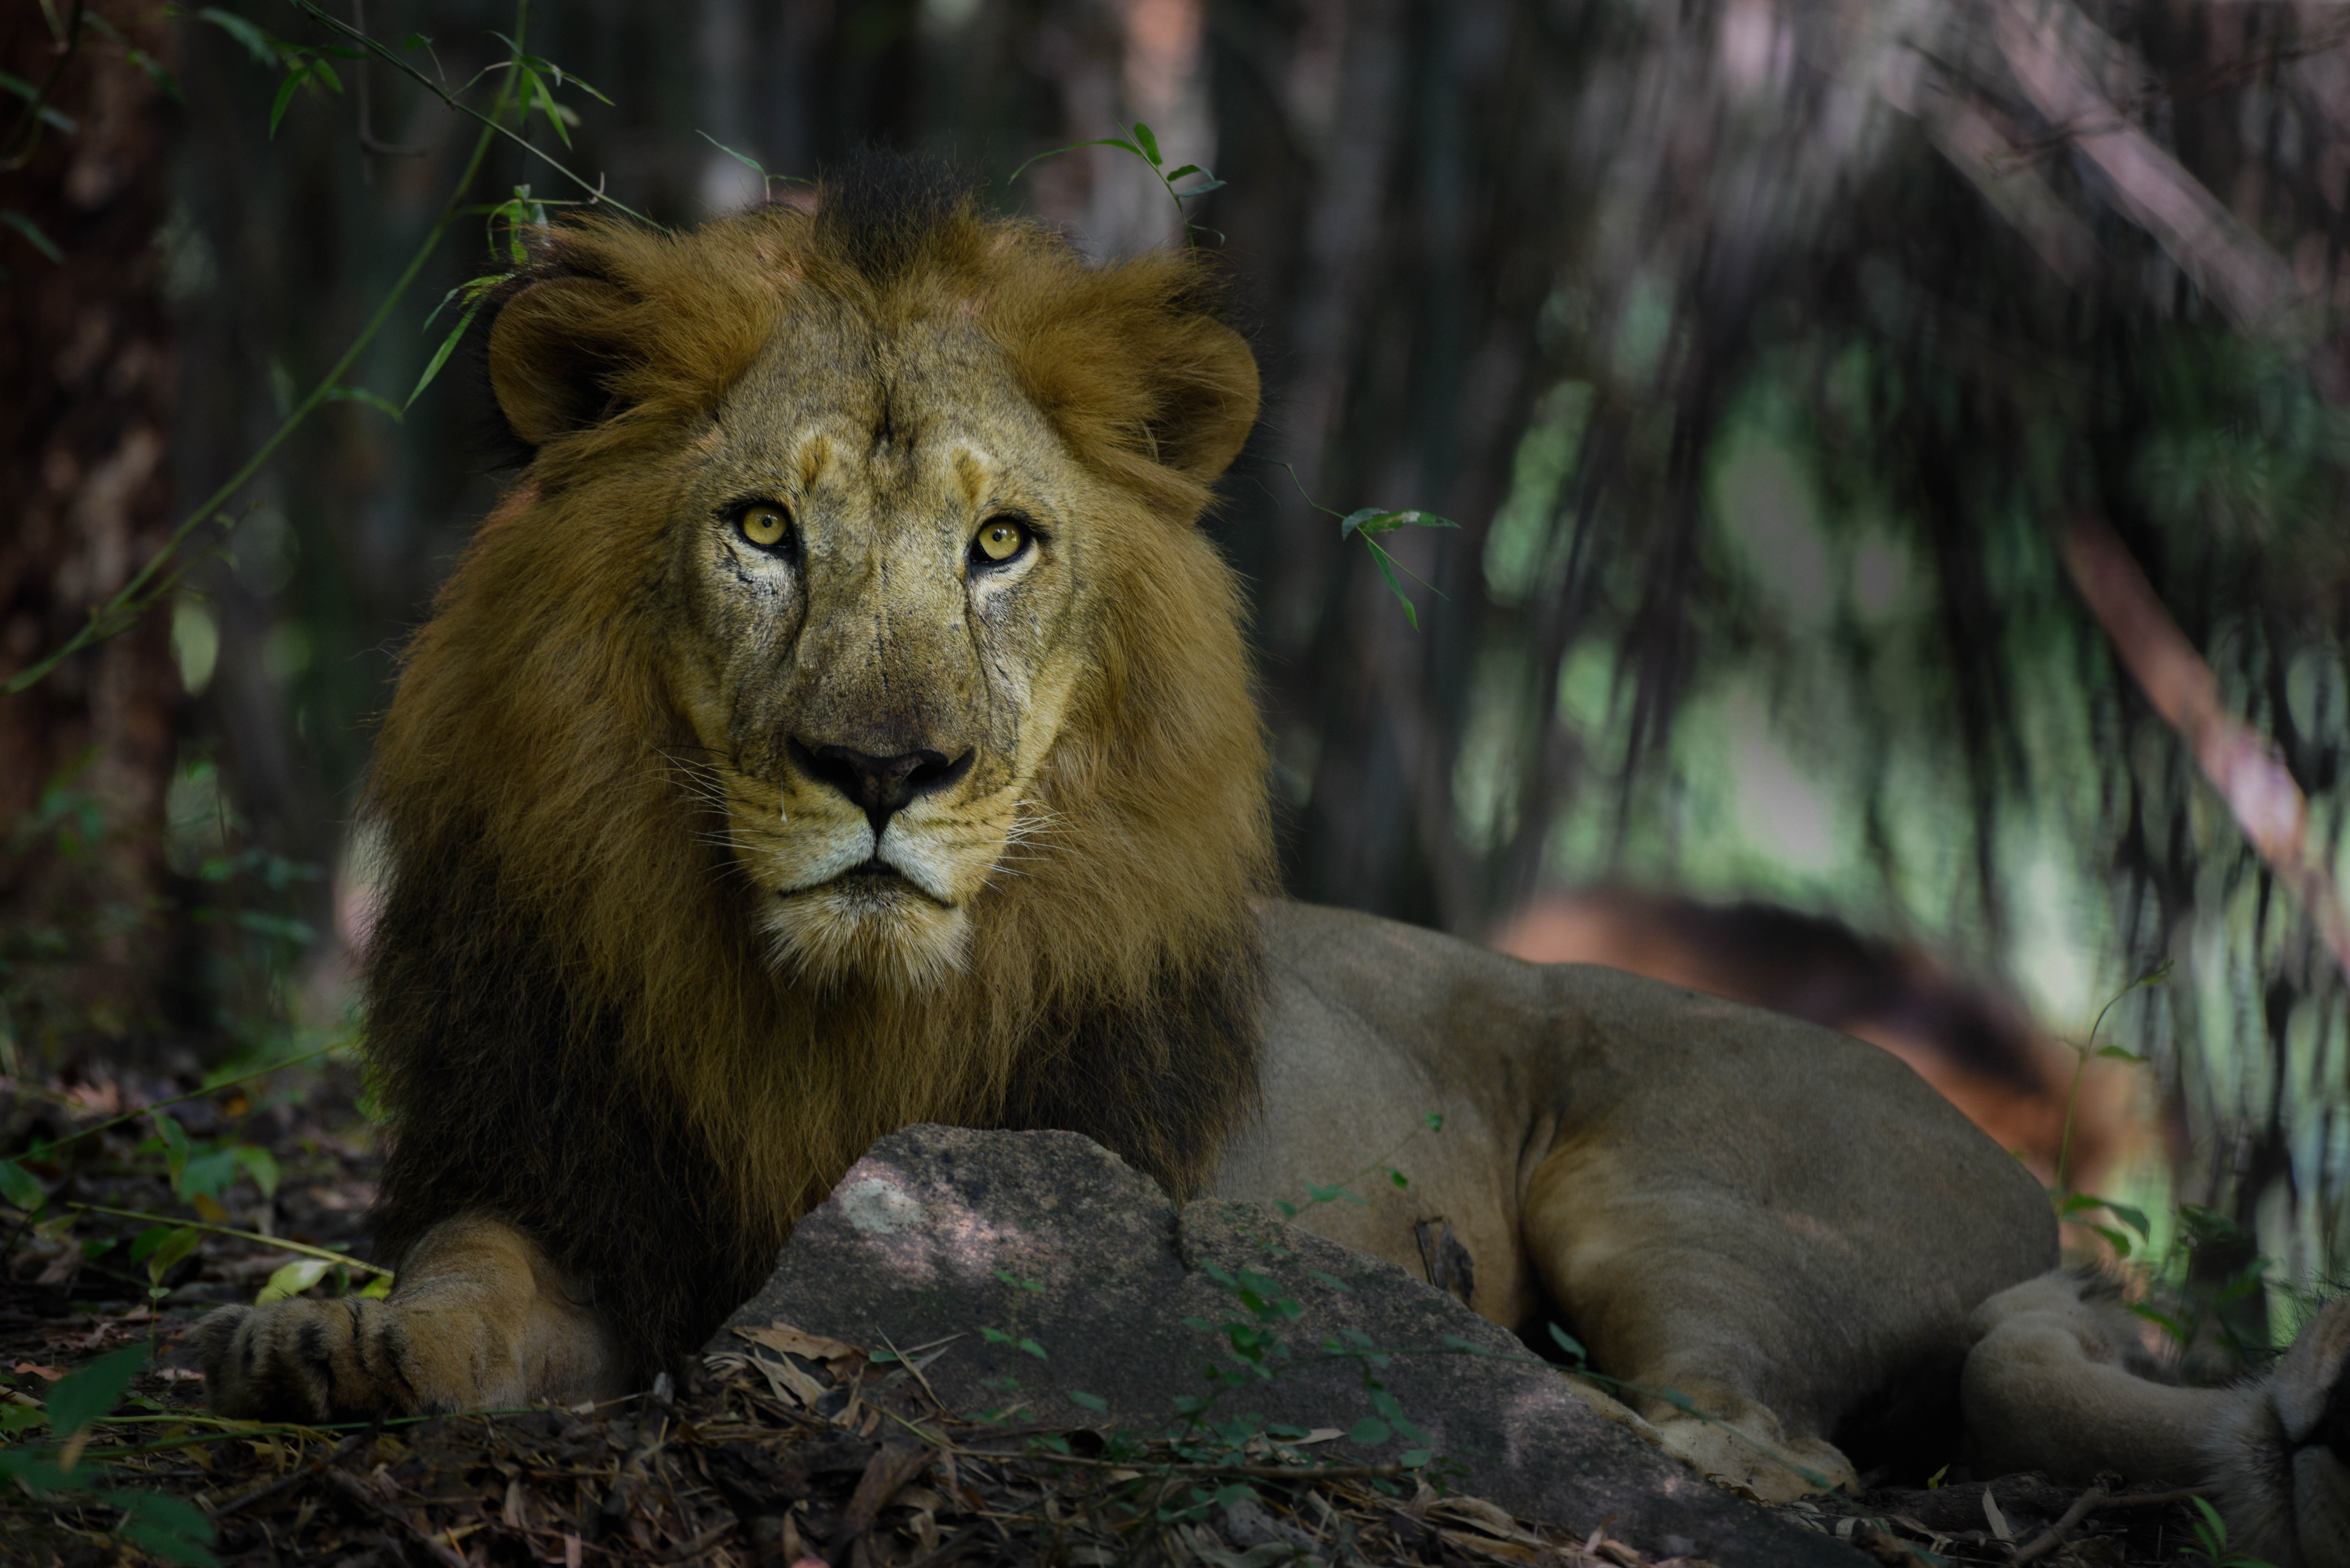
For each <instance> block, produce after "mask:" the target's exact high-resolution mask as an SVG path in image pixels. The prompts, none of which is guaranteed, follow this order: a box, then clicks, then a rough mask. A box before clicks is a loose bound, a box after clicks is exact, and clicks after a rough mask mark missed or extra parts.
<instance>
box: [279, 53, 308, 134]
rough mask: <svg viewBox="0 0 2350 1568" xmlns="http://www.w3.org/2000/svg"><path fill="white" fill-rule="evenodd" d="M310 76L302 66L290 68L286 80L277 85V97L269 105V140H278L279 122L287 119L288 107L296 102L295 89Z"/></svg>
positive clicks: (287, 68) (287, 69)
mask: <svg viewBox="0 0 2350 1568" xmlns="http://www.w3.org/2000/svg"><path fill="white" fill-rule="evenodd" d="M309 74H310V73H309V72H308V71H307V70H306V69H305V68H303V67H300V66H289V67H286V79H285V80H284V81H282V82H279V83H278V84H277V96H276V98H275V99H271V100H270V104H269V139H270V140H272V141H275V140H277V122H278V121H279V120H281V119H285V118H286V105H287V104H289V103H292V102H293V101H294V89H295V88H298V87H300V86H301V85H302V78H304V77H307V76H308V75H309Z"/></svg>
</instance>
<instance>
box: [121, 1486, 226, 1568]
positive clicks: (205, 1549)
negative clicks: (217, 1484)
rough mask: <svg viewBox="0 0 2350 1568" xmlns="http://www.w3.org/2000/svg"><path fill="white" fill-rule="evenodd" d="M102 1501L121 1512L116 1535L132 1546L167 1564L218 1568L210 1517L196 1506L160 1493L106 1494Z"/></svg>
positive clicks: (127, 1492)
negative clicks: (212, 1546) (212, 1544)
mask: <svg viewBox="0 0 2350 1568" xmlns="http://www.w3.org/2000/svg"><path fill="white" fill-rule="evenodd" d="M99 1501H101V1502H106V1503H110V1504H112V1505H113V1506H114V1507H117V1508H120V1510H122V1519H121V1521H120V1523H118V1524H117V1525H116V1526H115V1527H114V1532H115V1533H116V1534H117V1535H120V1537H122V1539H123V1540H125V1541H128V1542H130V1543H131V1544H132V1545H133V1546H137V1547H140V1548H142V1549H143V1550H145V1551H146V1552H148V1553H149V1554H150V1555H151V1556H155V1557H160V1558H161V1559H162V1560H163V1561H164V1562H166V1563H185V1564H187V1565H188V1568H218V1564H219V1563H220V1559H219V1558H217V1557H215V1556H213V1553H212V1552H211V1550H210V1545H211V1542H212V1541H213V1521H212V1519H211V1516H209V1515H208V1514H206V1513H205V1512H204V1511H203V1510H202V1509H200V1508H198V1507H197V1506H196V1505H195V1504H194V1503H192V1502H190V1501H187V1500H186V1499H184V1498H177V1497H167V1496H165V1495H164V1494H163V1493H161V1492H160V1491H112V1492H106V1493H102V1494H101V1495H100V1497H99Z"/></svg>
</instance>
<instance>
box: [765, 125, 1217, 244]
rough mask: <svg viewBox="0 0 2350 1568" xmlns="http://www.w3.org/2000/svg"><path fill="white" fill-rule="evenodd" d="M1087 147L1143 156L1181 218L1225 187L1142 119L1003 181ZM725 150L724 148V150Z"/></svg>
mask: <svg viewBox="0 0 2350 1568" xmlns="http://www.w3.org/2000/svg"><path fill="white" fill-rule="evenodd" d="M1088 147H1115V148H1117V149H1118V151H1121V152H1130V153H1132V154H1133V155H1134V156H1135V157H1137V158H1139V159H1141V160H1142V161H1144V162H1145V163H1148V164H1149V165H1150V172H1151V173H1153V174H1154V175H1156V176H1158V179H1159V189H1160V190H1162V191H1165V192H1167V199H1168V200H1169V201H1170V202H1174V203H1175V215H1176V216H1177V217H1178V218H1182V217H1183V216H1184V214H1183V203H1184V202H1188V201H1190V200H1191V198H1192V197H1194V196H1204V195H1206V194H1207V193H1208V192H1211V191H1221V190H1222V189H1223V188H1224V182H1223V181H1222V180H1219V179H1217V178H1216V177H1215V176H1214V175H1213V174H1211V173H1210V172H1209V171H1207V170H1205V169H1203V168H1201V166H1200V165H1199V164H1197V163H1186V164H1184V165H1183V166H1182V167H1181V168H1180V169H1170V168H1168V167H1167V161H1166V160H1165V159H1164V158H1163V157H1161V156H1160V155H1159V138H1158V136H1157V135H1155V134H1154V133H1153V132H1152V130H1151V129H1150V127H1149V126H1148V125H1145V124H1144V123H1143V122H1142V121H1141V120H1139V119H1138V120H1136V121H1135V122H1134V136H1133V139H1132V140H1128V139H1127V138H1125V137H1123V136H1105V137H1101V138H1099V139H1098V140H1093V141H1072V142H1071V143H1069V145H1067V146H1066V147H1055V148H1053V149H1052V150H1051V151H1045V152H1039V153H1037V154H1036V156H1035V157H1034V158H1031V159H1029V160H1028V161H1027V162H1026V163H1023V164H1022V165H1020V167H1019V168H1017V169H1014V171H1012V177H1011V179H1009V180H1006V181H1004V183H1005V184H1006V185H1009V184H1011V183H1012V182H1013V181H1015V180H1017V179H1019V178H1020V176H1022V175H1023V174H1025V173H1027V172H1028V170H1029V166H1030V165H1031V164H1035V163H1038V162H1041V161H1044V160H1045V159H1047V158H1058V157H1059V156H1060V155H1061V154H1062V153H1064V152H1081V151H1084V150H1085V149H1087V148H1088ZM722 151H725V150H723V149H722ZM735 156H736V157H738V158H739V157H741V156H742V154H740V153H736V154H735ZM753 167H754V168H756V167H757V166H756V165H755V164H754V165H753ZM760 172H761V173H763V174H764V172H765V171H764V170H761V171H760ZM1194 174H1197V175H1199V176H1201V181H1202V182H1201V183H1200V184H1197V185H1194V186H1192V187H1191V189H1190V190H1188V191H1178V190H1177V189H1175V182H1176V181H1178V180H1188V179H1190V178H1191V176H1192V175H1194ZM1183 226H1184V227H1185V229H1187V230H1191V229H1198V228H1199V227H1200V225H1199V224H1197V223H1191V221H1189V220H1188V219H1185V222H1184V225H1183ZM1203 232H1205V233H1209V234H1214V233H1215V231H1214V230H1212V229H1211V230H1206V231H1203ZM1216 237H1217V238H1218V239H1220V240H1221V239H1222V238H1223V235H1222V234H1216Z"/></svg>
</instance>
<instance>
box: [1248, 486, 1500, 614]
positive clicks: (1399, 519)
mask: <svg viewBox="0 0 2350 1568" xmlns="http://www.w3.org/2000/svg"><path fill="white" fill-rule="evenodd" d="M1281 466H1282V467H1284V468H1285V469H1288V470H1289V482H1290V483H1292V484H1295V486H1297V493H1298V494H1300V495H1303V496H1305V504H1306V505H1308V506H1311V507H1312V508H1314V510H1315V511H1316V512H1319V513H1322V514H1325V515H1326V516H1330V517H1336V518H1337V519H1338V539H1339V542H1340V543H1342V544H1343V543H1345V541H1346V540H1347V538H1349V537H1356V538H1359V539H1361V540H1362V542H1363V545H1364V547H1365V548H1367V549H1368V550H1369V551H1370V553H1371V559H1372V560H1373V561H1374V562H1376V563H1377V564H1378V568H1379V576H1383V577H1385V578H1386V579H1387V580H1388V591H1389V592H1391V593H1393V594H1394V595H1395V597H1396V602H1397V603H1398V604H1399V605H1401V606H1403V618H1404V619H1406V620H1408V621H1409V622H1410V623H1411V628H1412V630H1414V631H1418V630H1419V608H1418V607H1416V606H1415V605H1413V603H1412V602H1411V596H1410V595H1409V594H1407V593H1405V592H1404V591H1403V584H1402V582H1401V581H1399V579H1398V578H1397V576H1396V574H1397V573H1398V572H1399V571H1400V572H1402V573H1403V574H1404V576H1408V577H1409V578H1410V579H1411V580H1412V581H1413V582H1415V583H1418V584H1419V586H1420V587H1424V588H1426V589H1427V590H1428V591H1429V592H1430V593H1431V594H1435V595H1436V597H1438V598H1442V597H1444V595H1443V594H1442V593H1440V592H1439V591H1438V589H1437V587H1436V585H1435V584H1434V583H1431V582H1430V581H1429V580H1428V579H1427V578H1426V577H1423V576H1420V575H1419V573H1418V572H1415V571H1413V570H1412V569H1411V568H1410V567H1409V566H1399V565H1398V563H1397V561H1396V558H1395V556H1392V555H1390V554H1388V549H1387V546H1386V545H1382V544H1380V543H1379V535H1382V534H1392V533H1394V532H1395V531H1396V530H1397V529H1399V528H1458V527H1460V526H1461V524H1458V523H1455V522H1454V521H1452V519H1451V518H1450V517H1440V516H1438V515H1437V514H1435V513H1433V512H1422V511H1419V510H1417V509H1408V510H1404V511H1400V512H1391V511H1388V510H1385V509H1383V508H1380V507H1378V506H1362V507H1357V509H1356V510H1354V511H1352V512H1345V513H1342V512H1339V511H1337V510H1336V508H1334V507H1329V506H1325V505H1323V504H1321V503H1320V502H1319V501H1316V500H1315V499H1314V497H1313V496H1312V495H1311V494H1309V493H1307V492H1306V489H1305V481H1304V480H1302V479H1300V478H1298V477H1297V470H1295V469H1294V468H1290V466H1289V464H1287V463H1285V462H1284V463H1283V464H1282V465H1281Z"/></svg>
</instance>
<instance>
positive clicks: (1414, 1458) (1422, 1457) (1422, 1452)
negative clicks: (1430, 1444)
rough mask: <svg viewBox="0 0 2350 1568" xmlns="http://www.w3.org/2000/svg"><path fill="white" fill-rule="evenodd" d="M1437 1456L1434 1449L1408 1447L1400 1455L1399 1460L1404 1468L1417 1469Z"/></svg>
mask: <svg viewBox="0 0 2350 1568" xmlns="http://www.w3.org/2000/svg"><path fill="white" fill-rule="evenodd" d="M1435 1457H1436V1450H1435V1449H1405V1450H1404V1451H1403V1453H1402V1455H1401V1456H1400V1459H1399V1462H1400V1463H1401V1464H1402V1466H1403V1468H1404V1469H1408V1470H1416V1469H1419V1467H1420V1466H1422V1465H1424V1464H1426V1463H1428V1461H1429V1460H1430V1459H1434V1458H1435Z"/></svg>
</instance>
